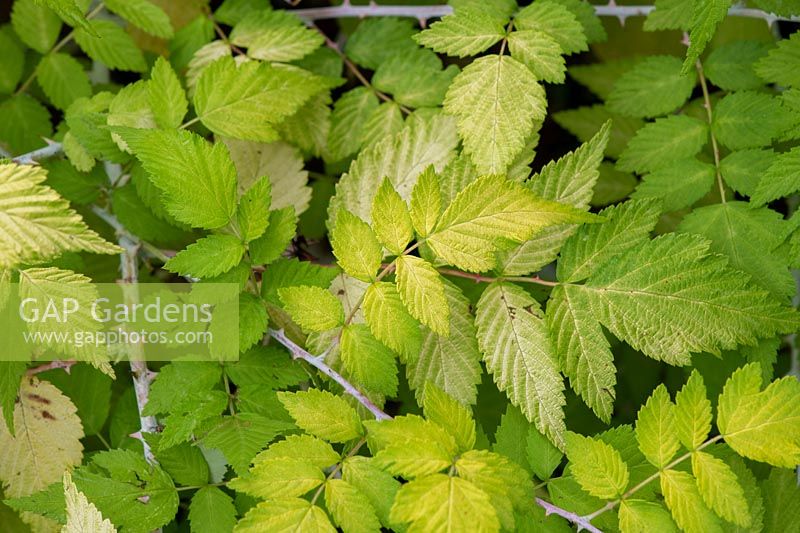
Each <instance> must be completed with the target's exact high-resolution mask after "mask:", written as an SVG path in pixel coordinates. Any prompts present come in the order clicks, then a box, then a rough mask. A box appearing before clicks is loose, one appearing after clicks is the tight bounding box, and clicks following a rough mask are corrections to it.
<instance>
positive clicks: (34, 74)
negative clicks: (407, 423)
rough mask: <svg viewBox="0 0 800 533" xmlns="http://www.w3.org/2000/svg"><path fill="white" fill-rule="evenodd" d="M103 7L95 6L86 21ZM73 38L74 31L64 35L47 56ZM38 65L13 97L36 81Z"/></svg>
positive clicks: (102, 5)
mask: <svg viewBox="0 0 800 533" xmlns="http://www.w3.org/2000/svg"><path fill="white" fill-rule="evenodd" d="M104 7H105V5H104V4H103V2H100V3H99V4H97V7H95V8H94V9H93V10H91V11H90V12H89V13H88V14H87V15H86V20H90V19H93V18H94V17H95V16H97V14H98V13H100V12H101V11H102V10H103V8H104ZM73 37H75V31H74V30H73V31H71V32H69V33H68V34H66V35H65V36H64V38H63V39H61V40H60V41H58V42H57V43H56V44H55V45H53V48H51V49H50V51H49V52H47V55H49V54H55V53H56V52H58V51H59V50H61V49H62V48H64V46H66V45H67V44H68V43H69V42H70V41H72V39H73ZM39 65H41V62H39V63H38V64H37V65H36V67H35V68H34V69H33V72H31V75H30V76H28V78H27V79H26V80H25V81H24V82H22V85H20V86H19V89H17V90H16V92H14V96H16V95H18V94H20V93H24V92H25V91H26V90H27V89H28V87H30V85H31V83H33V80H34V79H36V74H38V72H39Z"/></svg>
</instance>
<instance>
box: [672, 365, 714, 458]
mask: <svg viewBox="0 0 800 533" xmlns="http://www.w3.org/2000/svg"><path fill="white" fill-rule="evenodd" d="M675 431H676V432H677V434H678V439H680V441H681V444H683V446H684V447H685V448H686V449H687V450H689V451H693V450H695V449H696V448H697V447H698V446H700V445H701V444H703V442H705V440H706V439H707V438H708V434H709V433H710V432H711V402H710V401H709V400H708V397H707V395H706V386H705V383H704V382H703V376H701V375H700V373H699V372H698V371H697V370H693V371H692V374H691V375H690V376H689V379H688V381H687V382H686V385H684V386H683V388H682V389H681V390H680V391H679V392H678V394H677V395H676V396H675Z"/></svg>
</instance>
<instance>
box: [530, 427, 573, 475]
mask: <svg viewBox="0 0 800 533" xmlns="http://www.w3.org/2000/svg"><path fill="white" fill-rule="evenodd" d="M525 452H526V455H527V458H528V464H529V465H530V467H531V470H533V473H534V474H535V475H536V477H538V478H539V479H549V478H550V477H551V476H552V475H553V472H555V470H556V468H558V465H560V464H561V460H562V459H563V458H564V454H563V453H562V452H561V450H559V449H558V448H556V447H555V446H554V445H553V443H552V442H550V441H549V440H548V439H547V437H545V436H544V435H542V434H541V433H540V432H539V430H537V429H536V428H534V427H529V428H528V435H527V438H526V439H525Z"/></svg>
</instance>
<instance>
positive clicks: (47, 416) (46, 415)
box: [42, 411, 56, 420]
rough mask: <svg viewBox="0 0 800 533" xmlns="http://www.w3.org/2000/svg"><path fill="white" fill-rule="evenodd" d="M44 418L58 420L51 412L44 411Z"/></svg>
mask: <svg viewBox="0 0 800 533" xmlns="http://www.w3.org/2000/svg"><path fill="white" fill-rule="evenodd" d="M42 418H44V419H45V420H55V419H56V417H54V416H53V415H51V414H50V412H49V411H42Z"/></svg>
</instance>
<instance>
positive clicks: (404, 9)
mask: <svg viewBox="0 0 800 533" xmlns="http://www.w3.org/2000/svg"><path fill="white" fill-rule="evenodd" d="M593 7H594V11H595V13H596V14H597V16H600V17H616V18H618V19H619V21H620V22H621V23H622V24H624V23H625V20H626V19H627V18H628V17H645V16H647V15H649V14H650V12H652V11H653V10H654V9H655V6H652V5H649V6H647V5H642V6H618V5H617V4H616V2H614V1H611V2H609V3H608V4H606V5H603V6H593ZM291 12H292V13H294V14H295V15H297V16H298V17H300V18H301V19H303V20H305V21H306V22H307V23H311V22H313V21H315V20H325V19H338V18H366V17H407V18H415V19H417V20H419V21H420V22H424V21H427V20H428V19H432V18H439V17H444V16H445V15H450V14H451V13H452V12H453V8H452V7H451V6H449V5H434V6H431V5H428V6H424V5H422V6H393V5H389V6H384V5H377V4H374V3H371V4H369V5H366V6H354V5H351V4H350V2H349V0H345V1H344V2H343V3H342V4H341V5H338V6H330V7H312V8H307V9H296V10H292V11H291ZM728 15H729V16H731V17H746V18H760V19H764V20H765V21H766V22H767V24H769V25H772V24H773V23H775V22H776V21H779V20H785V21H797V20H800V18H799V17H779V16H776V15H773V14H772V13H768V12H766V11H762V10H760V9H751V8H747V7H742V6H733V7H731V8H730V9H729V10H728Z"/></svg>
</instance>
